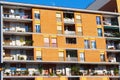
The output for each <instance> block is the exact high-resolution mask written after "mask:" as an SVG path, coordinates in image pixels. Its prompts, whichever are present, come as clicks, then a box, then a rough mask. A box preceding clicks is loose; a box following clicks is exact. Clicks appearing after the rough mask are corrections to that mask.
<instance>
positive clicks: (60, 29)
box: [57, 26, 62, 34]
mask: <svg viewBox="0 0 120 80" xmlns="http://www.w3.org/2000/svg"><path fill="white" fill-rule="evenodd" d="M57 32H58V34H62V26H57Z"/></svg>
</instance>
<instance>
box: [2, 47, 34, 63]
mask: <svg viewBox="0 0 120 80" xmlns="http://www.w3.org/2000/svg"><path fill="white" fill-rule="evenodd" d="M3 51H4V52H3V60H4V61H18V60H24V61H26V60H34V56H33V50H32V49H28V50H26V49H17V50H16V49H4V50H3Z"/></svg>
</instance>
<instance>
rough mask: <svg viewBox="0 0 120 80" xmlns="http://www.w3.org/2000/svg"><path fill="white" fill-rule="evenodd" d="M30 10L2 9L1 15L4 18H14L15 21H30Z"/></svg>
mask: <svg viewBox="0 0 120 80" xmlns="http://www.w3.org/2000/svg"><path fill="white" fill-rule="evenodd" d="M30 12H31V10H30V9H28V10H27V9H24V8H23V9H22V8H10V7H7V8H4V9H3V14H4V17H7V18H16V19H31V15H30Z"/></svg>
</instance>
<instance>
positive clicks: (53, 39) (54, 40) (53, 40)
mask: <svg viewBox="0 0 120 80" xmlns="http://www.w3.org/2000/svg"><path fill="white" fill-rule="evenodd" d="M51 41H52V42H51V43H52V47H57V40H56V38H52V40H51Z"/></svg>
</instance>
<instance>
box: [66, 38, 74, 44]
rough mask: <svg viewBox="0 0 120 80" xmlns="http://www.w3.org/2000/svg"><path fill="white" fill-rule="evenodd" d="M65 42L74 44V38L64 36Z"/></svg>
mask: <svg viewBox="0 0 120 80" xmlns="http://www.w3.org/2000/svg"><path fill="white" fill-rule="evenodd" d="M66 43H67V44H76V38H66Z"/></svg>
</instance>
